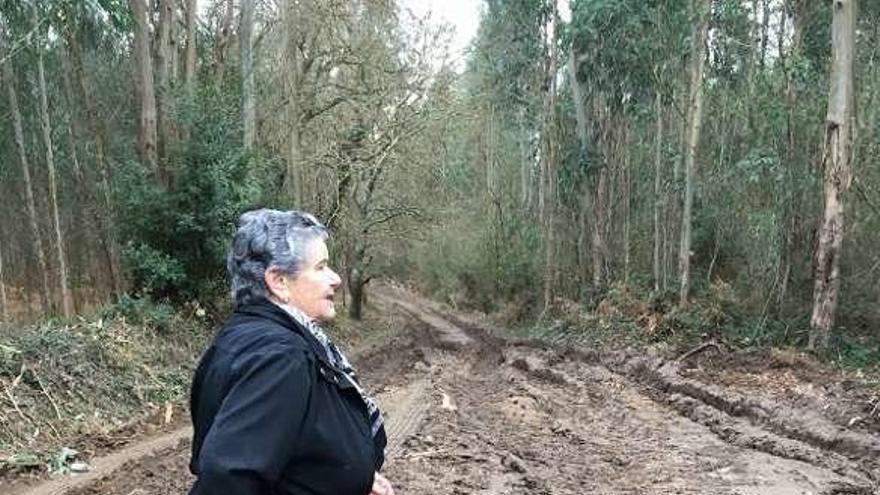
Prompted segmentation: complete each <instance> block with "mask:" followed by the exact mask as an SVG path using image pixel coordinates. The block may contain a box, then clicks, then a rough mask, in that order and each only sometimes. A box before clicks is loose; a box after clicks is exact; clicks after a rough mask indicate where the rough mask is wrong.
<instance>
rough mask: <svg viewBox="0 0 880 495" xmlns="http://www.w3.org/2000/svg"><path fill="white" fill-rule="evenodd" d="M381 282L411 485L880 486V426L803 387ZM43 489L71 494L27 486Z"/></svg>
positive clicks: (395, 467)
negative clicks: (544, 326) (564, 343)
mask: <svg viewBox="0 0 880 495" xmlns="http://www.w3.org/2000/svg"><path fill="white" fill-rule="evenodd" d="M377 292H378V293H376V294H374V299H373V300H372V302H373V304H374V305H376V306H378V307H380V308H381V310H382V313H383V314H384V315H385V317H386V318H388V319H389V320H394V321H395V322H396V324H401V322H405V324H404V325H402V326H403V327H404V331H403V332H401V333H399V334H397V335H393V336H391V337H390V338H389V339H388V340H387V341H385V342H383V343H381V344H378V345H376V346H375V347H374V348H373V349H370V350H366V351H364V352H361V353H360V354H359V358H358V359H356V363H357V364H359V368H360V369H361V370H362V371H363V374H364V378H365V381H366V383H367V384H368V385H369V386H370V387H371V388H372V389H373V390H374V391H376V393H377V396H378V400H379V402H380V404H381V405H382V406H383V408H384V409H385V410H386V415H387V417H388V431H389V436H390V444H389V449H388V462H387V464H386V470H385V474H386V476H387V477H388V478H389V479H391V481H392V483H394V485H395V488H396V491H397V493H399V494H419V493H424V494H428V493H430V494H437V493H440V494H465V493H485V494H499V495H500V494H507V493H546V494H550V493H552V494H581V493H598V494H612V493H613V494H642V493H650V494H667V493H679V494H687V493H712V494H755V495H758V494H767V495H770V494H773V495H777V494H781V495H785V494H807V493H811V494H844V493H849V494H871V493H880V491H878V486H880V485H878V481H880V465H878V462H880V461H878V459H880V436H878V435H877V434H876V432H874V431H871V430H870V429H866V428H859V427H858V426H857V425H856V424H846V423H847V422H841V421H840V420H839V418H837V417H836V416H835V415H834V414H830V415H829V414H825V413H824V410H823V409H820V408H815V407H812V404H810V403H806V402H800V401H799V400H800V399H797V400H795V399H792V397H794V396H789V395H786V394H782V393H775V391H774V390H773V389H772V388H764V389H760V391H761V393H753V390H750V389H748V388H743V387H737V386H733V385H731V384H728V383H725V382H724V380H719V379H717V378H718V377H719V376H720V372H719V374H714V375H711V374H703V375H702V376H698V375H699V373H695V372H694V371H693V370H684V371H683V370H682V369H681V364H680V363H679V362H677V361H667V360H663V359H661V358H659V357H652V356H646V355H639V354H633V353H616V354H615V353H602V354H599V353H590V352H584V351H579V350H565V349H559V348H554V347H549V346H546V345H542V344H538V343H532V342H511V341H507V340H503V339H501V338H499V337H495V336H492V334H491V333H490V332H486V331H483V330H482V329H481V328H480V324H479V323H475V322H474V321H472V320H467V319H464V318H462V317H460V316H456V315H454V314H451V312H449V311H448V310H445V309H443V308H440V307H438V306H436V305H432V304H430V303H428V302H426V301H421V300H419V299H418V298H416V297H415V296H412V295H411V294H407V293H404V292H402V291H397V290H394V289H391V288H387V287H383V288H381V290H377ZM707 378H713V380H712V381H713V383H707V382H705V381H704V379H707ZM188 458H189V442H188V441H187V440H186V439H180V440H179V442H177V443H172V444H168V445H165V446H164V447H163V448H161V449H159V451H158V452H153V453H151V454H150V453H148V454H146V455H144V454H143V453H141V454H137V455H134V456H133V457H130V458H128V459H125V460H127V463H126V464H124V465H123V466H122V467H121V468H117V469H115V470H114V469H109V470H107V471H106V472H101V473H96V478H100V479H98V480H97V481H94V482H89V483H86V484H85V486H80V487H77V488H75V489H73V490H68V491H67V493H69V494H71V495H73V494H75V495H86V494H106V495H114V494H118V495H148V494H149V495H154V494H155V495H159V494H163V495H164V494H169V495H170V494H181V493H185V492H186V490H187V489H188V487H189V486H190V484H191V482H192V477H191V475H190V474H189V473H188V471H187V462H188ZM37 493H62V492H45V491H44V492H38V491H33V490H32V491H29V492H23V495H24V494H26V495H36V494H37Z"/></svg>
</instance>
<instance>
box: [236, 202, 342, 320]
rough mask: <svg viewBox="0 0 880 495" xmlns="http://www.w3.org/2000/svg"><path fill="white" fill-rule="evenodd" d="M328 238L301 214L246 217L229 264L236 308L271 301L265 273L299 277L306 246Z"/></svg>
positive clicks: (272, 212) (265, 211)
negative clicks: (276, 271)
mask: <svg viewBox="0 0 880 495" xmlns="http://www.w3.org/2000/svg"><path fill="white" fill-rule="evenodd" d="M328 237H329V233H328V232H327V228H326V227H324V225H322V224H321V222H319V221H318V219H316V218H315V217H314V216H312V215H310V214H308V213H305V212H302V211H295V210H290V211H279V210H269V209H261V210H253V211H249V212H247V213H245V214H243V215H242V216H241V217H240V218H239V220H238V230H236V231H235V236H234V237H233V239H232V246H231V247H230V249H229V256H228V257H227V261H226V270H227V271H228V272H229V278H230V280H231V284H232V299H233V301H235V304H236V305H241V304H247V303H251V302H254V301H257V300H260V299H268V298H269V295H270V294H269V287H268V286H267V285H266V279H265V275H266V271H267V270H270V269H276V270H281V271H283V272H284V273H286V274H287V275H290V276H291V277H296V275H297V274H298V273H299V271H300V270H301V269H302V264H303V262H304V261H305V260H304V255H305V249H304V248H305V245H306V244H308V242H309V241H311V240H313V239H321V240H323V241H326V240H327V238H328Z"/></svg>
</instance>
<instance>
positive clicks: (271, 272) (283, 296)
mask: <svg viewBox="0 0 880 495" xmlns="http://www.w3.org/2000/svg"><path fill="white" fill-rule="evenodd" d="M263 278H264V279H265V281H266V287H267V288H268V289H269V294H270V295H271V296H272V297H274V298H275V299H277V300H279V301H281V302H282V303H285V304H287V303H288V302H289V300H290V289H289V287H288V285H289V284H288V283H287V274H285V273H284V272H282V271H281V270H277V269H275V268H270V269H268V270H266V273H265V275H263Z"/></svg>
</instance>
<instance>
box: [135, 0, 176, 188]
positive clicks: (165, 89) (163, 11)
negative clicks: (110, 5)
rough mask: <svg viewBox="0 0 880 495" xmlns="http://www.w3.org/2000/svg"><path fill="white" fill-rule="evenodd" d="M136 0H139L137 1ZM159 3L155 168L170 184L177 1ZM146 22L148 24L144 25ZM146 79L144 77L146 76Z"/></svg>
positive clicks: (162, 180) (170, 0)
mask: <svg viewBox="0 0 880 495" xmlns="http://www.w3.org/2000/svg"><path fill="white" fill-rule="evenodd" d="M135 1H136V0H135ZM156 1H157V2H158V4H159V33H158V34H159V36H158V43H157V44H156V45H157V46H156V66H155V67H156V70H155V72H156V78H155V79H156V80H155V83H156V87H155V97H156V134H157V140H156V152H157V153H156V154H157V156H158V161H157V163H156V166H157V168H156V170H157V173H158V177H157V179H158V180H159V183H160V184H165V185H167V184H168V176H167V171H166V170H165V164H166V163H167V162H168V150H169V149H170V146H171V141H172V131H171V125H172V123H171V118H170V113H171V112H170V110H171V109H170V104H171V79H172V77H173V69H172V66H173V58H174V49H173V47H172V31H173V30H174V26H173V25H174V21H175V19H174V17H175V16H174V5H173V3H174V0H156ZM145 25H146V24H145ZM145 32H146V31H145ZM144 80H145V79H144Z"/></svg>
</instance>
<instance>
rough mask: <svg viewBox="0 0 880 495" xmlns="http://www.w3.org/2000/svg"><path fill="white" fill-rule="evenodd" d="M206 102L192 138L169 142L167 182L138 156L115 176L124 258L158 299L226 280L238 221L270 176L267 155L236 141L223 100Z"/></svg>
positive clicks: (195, 293) (202, 290) (141, 288)
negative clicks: (172, 146) (253, 152)
mask: <svg viewBox="0 0 880 495" xmlns="http://www.w3.org/2000/svg"><path fill="white" fill-rule="evenodd" d="M204 103H205V105H206V106H207V107H208V108H207V109H204V110H203V111H201V112H199V113H198V115H197V120H195V121H194V122H192V130H191V132H190V138H189V139H187V140H183V141H181V142H180V143H179V144H178V145H177V147H176V148H175V149H173V150H171V153H170V156H169V163H168V170H169V176H170V179H169V183H168V184H167V185H166V184H160V183H159V182H158V181H157V180H156V179H155V178H153V177H151V176H149V175H148V174H147V173H146V172H145V171H144V169H143V167H141V166H140V165H139V164H136V163H127V164H122V166H121V167H120V172H119V173H118V175H117V178H116V184H117V191H116V193H117V194H116V196H117V204H119V205H120V207H121V210H120V212H119V215H118V230H119V232H120V235H121V238H122V240H123V242H124V245H125V246H126V249H125V251H124V255H125V261H126V265H127V267H128V268H129V270H130V271H131V274H132V278H133V283H134V286H135V291H136V292H141V293H144V294H148V295H151V296H153V297H155V298H157V299H164V298H168V299H170V300H173V301H176V302H180V301H185V300H189V299H191V298H197V297H201V296H210V295H211V294H210V292H212V291H213V290H215V289H216V288H217V287H219V286H223V285H224V284H222V283H220V282H218V281H219V280H222V279H223V275H224V273H225V270H224V266H225V260H224V259H225V254H226V249H227V246H228V243H229V238H230V236H231V233H232V231H233V228H234V224H235V221H236V219H237V218H238V216H239V215H240V214H241V213H242V212H243V211H245V210H248V209H251V208H253V207H255V206H257V205H259V204H260V203H261V201H262V200H263V199H264V197H265V196H266V191H268V190H269V189H270V188H269V186H270V184H271V183H273V182H274V181H273V175H272V173H271V171H272V169H273V164H272V163H271V162H269V161H266V160H263V159H262V158H260V157H259V156H253V155H249V154H246V153H243V152H242V150H241V149H240V148H239V145H238V144H237V143H239V142H240V139H239V138H238V128H237V127H236V126H235V125H234V119H233V118H232V116H228V115H225V114H224V112H222V111H221V109H222V108H224V107H223V105H222V103H221V102H216V101H213V100H211V99H210V98H208V97H205V102H204ZM211 105H213V106H214V107H217V108H218V111H217V113H216V115H215V114H212V112H210V111H209V109H210V108H211ZM231 143H236V144H231ZM274 168H275V169H276V170H277V169H278V167H274Z"/></svg>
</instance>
